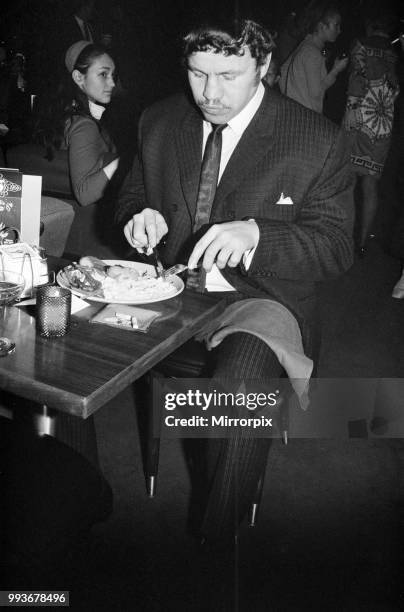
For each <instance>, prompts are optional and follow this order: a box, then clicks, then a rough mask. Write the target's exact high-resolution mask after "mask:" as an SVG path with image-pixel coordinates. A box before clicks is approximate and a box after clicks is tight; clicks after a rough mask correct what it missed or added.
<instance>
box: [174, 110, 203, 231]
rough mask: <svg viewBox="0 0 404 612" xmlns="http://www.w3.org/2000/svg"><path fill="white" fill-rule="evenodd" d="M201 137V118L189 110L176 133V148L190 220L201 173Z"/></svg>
mask: <svg viewBox="0 0 404 612" xmlns="http://www.w3.org/2000/svg"><path fill="white" fill-rule="evenodd" d="M202 137H203V128H202V118H201V116H200V115H199V113H198V112H197V110H196V109H194V108H190V109H189V111H188V112H187V114H186V115H185V118H184V121H183V123H182V125H181V126H180V129H179V130H178V131H177V139H176V147H177V156H178V162H179V169H180V178H181V186H182V191H183V194H184V198H185V201H186V203H187V206H188V209H189V211H190V213H191V218H192V219H193V218H194V216H195V207H196V199H197V196H198V187H199V176H200V172H201V159H202Z"/></svg>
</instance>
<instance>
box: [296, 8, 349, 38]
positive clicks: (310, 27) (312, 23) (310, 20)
mask: <svg viewBox="0 0 404 612" xmlns="http://www.w3.org/2000/svg"><path fill="white" fill-rule="evenodd" d="M340 14H341V9H340V7H339V5H338V3H337V2H330V1H329V0H328V1H327V0H311V2H309V3H308V4H307V6H305V8H304V9H303V10H302V12H301V13H300V15H299V18H298V29H299V33H300V35H301V36H306V35H307V34H313V33H314V32H315V31H316V29H317V27H318V25H319V24H320V23H328V21H329V19H330V18H331V17H334V15H340Z"/></svg>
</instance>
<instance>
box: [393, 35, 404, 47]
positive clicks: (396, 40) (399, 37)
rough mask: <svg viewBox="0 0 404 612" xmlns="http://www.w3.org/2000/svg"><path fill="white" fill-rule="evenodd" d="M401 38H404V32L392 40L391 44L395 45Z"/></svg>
mask: <svg viewBox="0 0 404 612" xmlns="http://www.w3.org/2000/svg"><path fill="white" fill-rule="evenodd" d="M401 38H404V34H400V36H398V37H397V38H395V39H394V40H392V41H391V44H392V45H394V44H395V43H396V42H398V41H399V40H400V39H401Z"/></svg>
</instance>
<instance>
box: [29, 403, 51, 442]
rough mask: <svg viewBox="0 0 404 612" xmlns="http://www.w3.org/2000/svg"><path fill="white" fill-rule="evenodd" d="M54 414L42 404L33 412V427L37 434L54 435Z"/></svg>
mask: <svg viewBox="0 0 404 612" xmlns="http://www.w3.org/2000/svg"><path fill="white" fill-rule="evenodd" d="M55 428H56V416H55V414H52V413H51V411H50V410H49V409H48V407H47V406H46V405H45V404H43V405H42V406H41V408H40V411H38V412H37V413H35V414H34V429H35V432H36V433H37V435H38V436H52V437H54V436H55Z"/></svg>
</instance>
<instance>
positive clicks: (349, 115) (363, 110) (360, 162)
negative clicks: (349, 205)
mask: <svg viewBox="0 0 404 612" xmlns="http://www.w3.org/2000/svg"><path fill="white" fill-rule="evenodd" d="M395 25H396V22H395V18H394V15H392V14H390V13H388V12H387V11H386V10H381V11H380V13H378V14H376V15H373V16H369V17H368V18H367V19H366V21H365V30H366V36H365V37H364V38H362V39H359V40H357V41H356V42H355V43H354V45H353V47H352V51H351V64H350V76H349V85H348V99H347V106H346V112H345V117H344V127H345V129H346V130H347V132H348V137H349V140H350V144H351V163H352V167H353V170H354V172H355V174H356V175H357V180H358V186H359V188H360V197H361V223H360V231H359V244H358V246H359V251H360V253H362V254H363V253H364V250H365V243H366V240H367V238H368V236H369V232H370V231H371V227H372V223H373V219H374V217H375V214H376V210H377V205H378V181H379V179H380V177H381V175H382V172H383V167H384V162H385V160H386V157H387V153H388V150H389V147H390V142H391V134H392V127H393V115H394V101H395V99H396V97H397V95H398V92H399V86H398V78H397V74H396V62H397V55H396V53H395V52H394V50H393V49H392V46H391V43H390V36H391V33H392V31H393V30H394V27H395Z"/></svg>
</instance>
